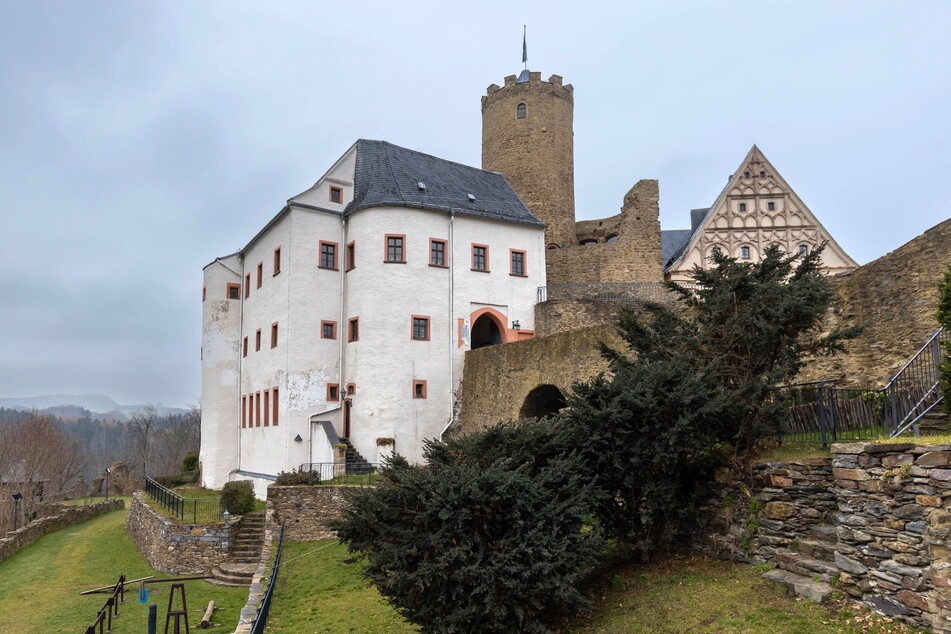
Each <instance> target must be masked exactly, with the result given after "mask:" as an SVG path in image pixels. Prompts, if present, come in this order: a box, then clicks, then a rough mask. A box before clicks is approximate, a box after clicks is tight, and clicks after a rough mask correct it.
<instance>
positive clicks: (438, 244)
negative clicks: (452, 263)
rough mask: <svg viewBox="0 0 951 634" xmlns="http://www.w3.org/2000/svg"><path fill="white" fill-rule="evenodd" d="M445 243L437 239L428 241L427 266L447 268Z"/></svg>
mask: <svg viewBox="0 0 951 634" xmlns="http://www.w3.org/2000/svg"><path fill="white" fill-rule="evenodd" d="M446 244H447V243H446V241H445V240H439V239H438V238H430V239H429V266H439V267H443V268H446V267H448V264H447V262H448V260H447V259H446Z"/></svg>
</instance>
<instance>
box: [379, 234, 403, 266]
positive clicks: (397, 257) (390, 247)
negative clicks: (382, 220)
mask: <svg viewBox="0 0 951 634" xmlns="http://www.w3.org/2000/svg"><path fill="white" fill-rule="evenodd" d="M384 262H394V263H399V264H402V263H405V262H406V235H405V234H397V233H388V234H386V258H385V259H384Z"/></svg>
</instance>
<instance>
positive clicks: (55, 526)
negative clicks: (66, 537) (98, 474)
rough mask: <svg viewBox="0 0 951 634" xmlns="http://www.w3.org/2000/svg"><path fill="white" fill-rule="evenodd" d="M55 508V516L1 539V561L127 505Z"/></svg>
mask: <svg viewBox="0 0 951 634" xmlns="http://www.w3.org/2000/svg"><path fill="white" fill-rule="evenodd" d="M50 506H53V505H50ZM55 506H57V507H58V509H57V512H56V514H55V515H52V514H50V515H46V516H45V517H41V518H39V519H35V520H33V521H32V522H30V523H29V524H27V525H26V526H21V527H20V528H18V529H17V530H16V531H11V532H9V533H7V537H5V538H3V539H0V561H3V560H4V559H6V558H8V557H10V556H12V555H13V554H15V553H17V552H19V551H21V550H23V549H24V548H26V547H27V546H29V545H30V544H32V543H33V542H35V541H36V540H38V539H39V538H40V537H43V536H44V535H49V534H50V533H53V532H55V531H58V530H60V529H63V528H66V527H68V526H73V525H74V524H80V523H82V522H85V521H88V520H91V519H92V518H94V517H97V516H99V515H102V514H103V513H108V512H109V511H117V510H119V509H121V508H123V507H124V506H125V503H124V502H123V501H122V500H118V499H112V500H109V501H103V502H96V503H95V504H87V505H85V506H66V505H55ZM44 508H46V513H49V511H50V508H49V507H44Z"/></svg>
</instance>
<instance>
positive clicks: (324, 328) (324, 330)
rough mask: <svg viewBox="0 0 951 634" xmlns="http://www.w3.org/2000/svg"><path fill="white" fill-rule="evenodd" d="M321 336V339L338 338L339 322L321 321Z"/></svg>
mask: <svg viewBox="0 0 951 634" xmlns="http://www.w3.org/2000/svg"><path fill="white" fill-rule="evenodd" d="M320 338H321V339H336V338H337V322H335V321H322V322H320Z"/></svg>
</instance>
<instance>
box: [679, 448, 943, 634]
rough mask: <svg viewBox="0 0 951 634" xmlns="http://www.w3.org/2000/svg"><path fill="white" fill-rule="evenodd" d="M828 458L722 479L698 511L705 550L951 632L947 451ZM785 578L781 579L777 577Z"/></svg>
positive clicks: (848, 453)
mask: <svg viewBox="0 0 951 634" xmlns="http://www.w3.org/2000/svg"><path fill="white" fill-rule="evenodd" d="M832 453H833V455H832V457H830V458H824V459H819V460H813V461H808V462H791V463H788V464H784V463H776V462H771V463H761V464H758V465H756V466H755V467H754V469H753V472H752V477H751V478H750V479H747V480H746V481H736V482H733V481H731V479H730V477H729V474H727V473H720V474H718V476H719V478H718V481H719V484H718V485H716V486H715V487H713V489H712V490H711V493H710V495H709V496H708V497H707V498H706V502H705V504H704V505H703V507H702V509H701V513H700V517H701V518H703V519H702V524H703V526H702V527H701V530H700V531H699V532H698V533H697V535H700V536H702V537H700V539H699V541H698V543H697V544H696V546H697V548H698V549H699V550H701V551H703V552H705V553H707V554H710V555H713V556H716V557H720V558H730V559H735V560H740V561H749V562H753V563H760V562H771V563H773V564H775V565H776V566H778V567H779V568H780V569H783V570H786V571H789V572H792V573H795V574H797V575H801V576H802V577H804V578H806V580H807V581H808V580H809V579H817V580H822V581H824V582H827V583H830V584H831V585H832V586H834V588H835V590H836V591H837V592H840V593H843V594H847V595H850V596H851V597H853V598H854V599H856V600H858V601H861V602H862V603H864V604H866V605H868V606H870V607H872V608H873V609H875V610H876V611H878V612H881V613H883V614H886V615H889V616H896V617H900V618H902V619H904V620H905V621H908V622H910V623H913V624H915V625H918V626H926V627H931V628H934V629H935V630H936V631H939V632H951V554H949V547H951V540H949V536H951V445H939V446H931V447H919V446H915V445H913V444H892V445H868V444H863V443H850V444H839V445H833V447H832ZM783 574H785V573H783Z"/></svg>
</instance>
